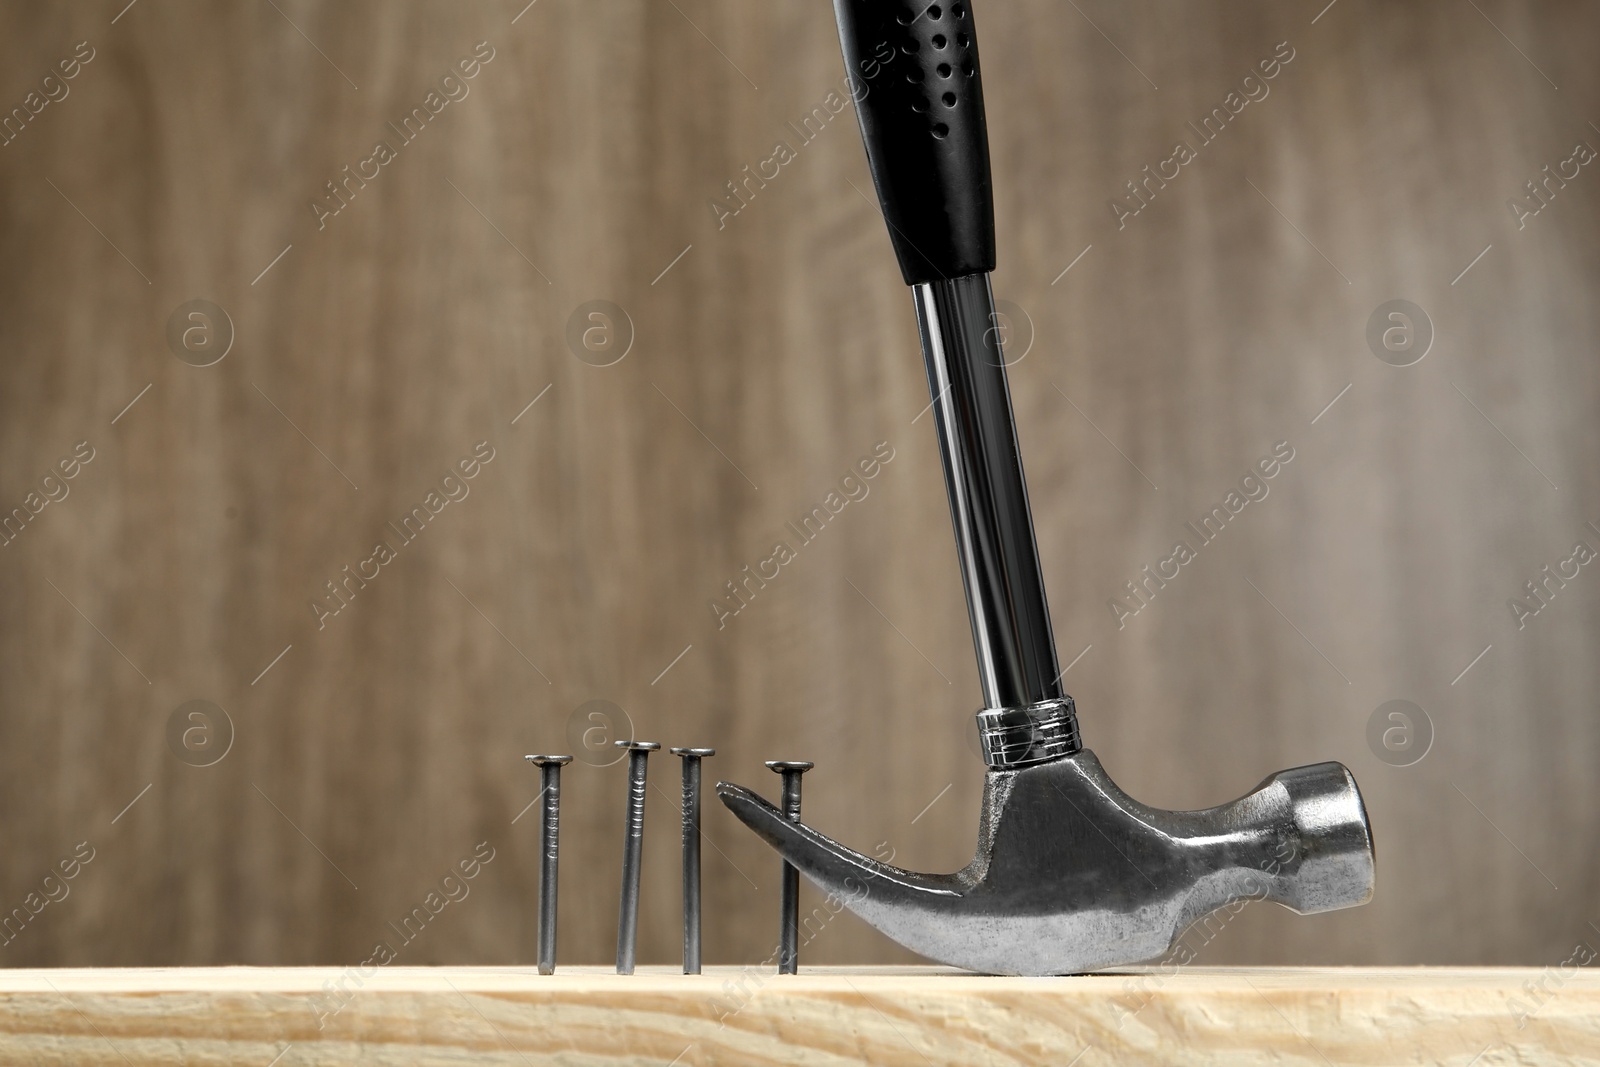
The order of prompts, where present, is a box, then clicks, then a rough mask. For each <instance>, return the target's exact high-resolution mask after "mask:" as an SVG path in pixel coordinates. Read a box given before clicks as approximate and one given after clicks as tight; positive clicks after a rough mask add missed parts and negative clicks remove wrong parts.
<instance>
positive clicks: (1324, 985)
mask: <svg viewBox="0 0 1600 1067" xmlns="http://www.w3.org/2000/svg"><path fill="white" fill-rule="evenodd" d="M339 989H342V992H337V993H335V992H330V990H339ZM274 1057H279V1058H278V1059H277V1060H276V1061H275V1062H276V1063H279V1064H282V1065H284V1067H291V1065H294V1064H307V1063H325V1064H343V1063H351V1064H354V1063H383V1064H402V1063H403V1064H463V1063H474V1064H484V1063H488V1064H518V1063H527V1062H557V1063H565V1064H585V1065H588V1064H595V1065H599V1064H605V1065H609V1067H615V1065H621V1064H638V1065H656V1067H659V1065H662V1064H668V1063H675V1064H681V1065H684V1067H693V1065H697V1064H774V1065H776V1064H789V1063H805V1064H820V1065H827V1067H845V1065H849V1064H872V1065H874V1067H917V1065H926V1064H938V1065H944V1064H950V1065H971V1064H1005V1065H1017V1067H1021V1065H1039V1067H1063V1065H1065V1064H1069V1063H1073V1064H1078V1065H1081V1067H1094V1065H1098V1064H1113V1063H1129V1062H1137V1063H1153V1064H1185V1065H1194V1064H1202V1065H1210V1064H1215V1065H1218V1067H1222V1065H1227V1067H1251V1065H1257V1064H1259V1065H1267V1064H1272V1065H1277V1067H1284V1065H1295V1067H1299V1065H1304V1067H1315V1065H1318V1064H1329V1065H1337V1067H1344V1065H1346V1064H1349V1065H1352V1067H1354V1065H1375V1064H1389V1065H1394V1064H1459V1065H1462V1067H1465V1065H1466V1064H1467V1063H1469V1062H1475V1063H1477V1064H1480V1065H1482V1067H1492V1065H1494V1064H1497V1063H1507V1062H1517V1063H1541V1064H1569V1063H1570V1064H1577V1063H1592V1062H1594V1060H1595V1058H1597V1057H1600V975H1596V974H1589V973H1587V972H1581V971H1574V972H1560V971H1551V970H1544V971H1541V970H1536V969H1528V968H1493V969H1431V968H1429V969H1425V968H1406V969H1400V968H1389V969H1372V970H1357V969H1340V968H1308V969H1243V968H1241V969H1231V968H1230V969H1210V970H1184V971H1181V972H1178V973H1163V972H1160V971H1128V972H1125V973H1117V974H1110V975H1098V976H1088V977H1070V978H1050V979H1011V978H991V977H981V976H973V975H965V974H959V973H954V972H945V971H940V970H934V969H920V970H912V971H905V970H897V969H891V968H826V969H817V970H815V971H812V972H809V973H804V974H801V975H799V976H797V977H779V976H776V975H773V974H770V973H757V972H755V971H752V970H750V969H744V968H724V967H715V968H711V969H709V970H708V971H707V973H706V974H704V975H702V976H699V977H688V976H684V975H681V974H676V973H672V972H669V971H667V970H664V969H653V968H652V969H646V970H643V971H641V972H640V973H639V974H637V975H634V976H633V977H631V978H628V977H621V976H618V975H615V974H611V973H609V972H606V971H602V970H600V969H597V968H578V969H570V970H567V971H565V972H562V973H558V974H556V975H555V976H552V977H543V976H540V975H538V974H536V973H534V972H532V971H531V970H528V969H520V968H415V967H405V968H392V969H386V968H380V969H378V970H377V971H376V972H375V973H374V974H371V975H368V976H364V977H363V976H359V975H357V974H355V972H353V971H350V970H339V969H334V968H243V967H239V968H194V969H154V970H151V969H130V970H56V971H39V970H29V971H11V972H5V973H3V974H0V1062H3V1063H22V1062H26V1063H33V1064H50V1065H54V1064H108V1065H109V1064H117V1063H125V1064H131V1065H135V1067H143V1065H145V1064H152V1065H153V1064H158V1063H159V1064H171V1063H175V1062H182V1063H187V1064H194V1065H219V1067H220V1065H240V1067H246V1065H248V1067H265V1065H266V1064H268V1063H270V1062H274ZM546 1057H552V1058H551V1059H546ZM1475 1057H1476V1060H1475V1059H1474V1058H1475Z"/></svg>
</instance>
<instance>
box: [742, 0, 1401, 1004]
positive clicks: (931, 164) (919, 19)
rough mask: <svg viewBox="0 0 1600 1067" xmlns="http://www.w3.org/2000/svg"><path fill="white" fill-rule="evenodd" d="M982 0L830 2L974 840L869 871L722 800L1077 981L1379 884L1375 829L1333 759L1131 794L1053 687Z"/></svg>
mask: <svg viewBox="0 0 1600 1067" xmlns="http://www.w3.org/2000/svg"><path fill="white" fill-rule="evenodd" d="M971 4H972V0H937V2H934V3H931V4H930V3H928V2H927V0H834V14H835V16H836V18H837V20H838V24H839V37H840V40H841V43H842V44H843V46H844V58H845V67H846V71H847V73H848V75H849V78H850V83H851V87H852V94H851V95H852V96H853V97H854V100H855V104H856V113H857V116H858V117H859V119H860V122H861V134H862V137H863V139H864V140H865V142H866V148H867V159H868V163H869V164H870V166H871V169H872V178H873V183H874V184H875V185H876V187H877V192H878V201H879V204H880V205H881V207H882V209H883V216H884V220H885V221H886V222H887V223H888V227H889V238H890V241H891V243H892V244H893V246H894V251H895V255H896V257H897V258H898V260H899V263H900V271H901V274H902V275H903V276H904V278H905V281H906V284H907V285H909V286H910V287H911V295H912V301H913V304H914V306H915V309H916V315H917V324H918V327H919V331H920V335H921V340H922V355H923V359H924V362H925V363H926V364H927V370H928V388H929V391H930V392H931V393H932V395H933V412H934V414H935V417H936V418H935V421H936V425H937V428H938V435H939V452H940V456H941V457H942V460H943V466H944V478H945V488H946V490H947V491H948V493H949V497H950V513H951V518H952V519H953V520H954V523H955V534H956V550H957V555H958V558H959V560H960V564H961V578H962V582H963V585H964V587H965V590H966V599H967V611H968V614H969V616H970V618H971V622H972V638H973V643H974V645H975V646H976V649H977V656H978V673H979V677H980V679H981V681H982V686H983V702H984V707H983V710H981V711H979V712H978V716H977V717H978V732H979V738H980V741H981V744H982V751H983V757H984V762H985V763H986V764H987V767H988V769H987V772H986V775H985V782H984V790H983V807H982V810H981V813H980V815H979V821H978V846H977V851H976V854H975V855H974V856H973V859H972V862H971V863H969V864H968V865H967V866H966V867H964V868H963V869H961V870H959V871H957V872H955V873H954V874H922V873H919V872H916V871H907V870H902V869H900V868H898V867H891V866H889V865H888V864H884V863H880V862H878V861H876V860H874V859H871V858H869V857H867V856H864V855H862V854H861V853H859V852H856V851H854V850H852V849H850V848H847V847H845V846H844V845H841V844H839V843H837V842H835V841H833V840H831V839H829V838H827V837H825V836H824V835H822V834H820V833H818V832H817V831H816V830H813V829H812V828H811V827H809V826H806V825H805V824H804V823H801V822H791V821H790V820H789V819H787V818H785V817H784V815H783V813H782V812H780V811H779V810H778V809H777V808H775V807H773V806H772V805H771V804H769V803H768V802H767V801H765V800H763V799H762V798H761V797H759V796H757V795H756V794H755V793H753V792H751V791H750V790H748V789H745V788H744V787H742V786H737V785H733V784H730V783H727V782H719V783H718V784H717V794H718V796H719V797H721V799H722V802H723V803H724V804H726V805H727V806H728V808H729V809H730V810H731V811H732V812H733V813H734V814H735V815H737V816H738V817H739V818H740V819H741V820H742V821H743V822H744V823H745V824H746V825H747V826H749V827H750V828H751V829H752V830H754V831H755V832H756V833H757V834H758V835H760V836H761V837H762V838H763V839H765V840H766V841H767V842H768V843H769V844H770V845H772V846H773V847H774V848H776V849H777V850H778V851H779V852H780V853H781V854H782V855H783V858H784V859H785V860H787V861H788V862H789V863H790V864H792V865H793V866H794V867H796V868H798V869H799V870H800V871H801V872H802V873H803V874H805V875H806V876H807V877H808V878H810V879H811V880H812V881H813V882H815V883H816V884H817V885H818V886H819V887H821V888H822V889H823V890H824V891H826V892H828V893H829V894H830V895H831V896H835V897H837V898H839V899H840V900H841V901H842V902H843V904H844V905H845V906H846V907H849V908H850V909H851V910H852V911H854V912H855V913H856V914H857V915H859V916H860V917H861V918H862V919H864V920H865V921H866V922H868V923H870V924H871V925H872V926H875V927H876V928H877V929H878V930H880V931H882V932H883V933H884V934H886V935H888V936H889V937H890V938H892V939H893V940H895V941H897V942H899V943H900V944H901V945H904V946H905V947H906V948H909V949H911V950H912V951H913V952H917V953H920V954H921V955H923V956H926V957H928V958H930V959H933V960H936V961H938V962H941V963H946V964H951V965H953V966H957V967H963V968H966V969H968V970H973V971H982V972H988V973H995V974H1016V975H1048V974H1070V973H1077V972H1083V971H1089V970H1097V969H1100V968H1105V967H1113V966H1118V965H1122V964H1129V963H1138V962H1141V961H1145V960H1150V959H1154V958H1157V957H1159V956H1161V955H1162V954H1163V953H1165V952H1167V951H1168V950H1169V949H1171V947H1172V946H1173V945H1174V944H1175V943H1176V942H1177V940H1178V938H1179V937H1181V936H1182V935H1183V933H1184V931H1185V930H1186V929H1188V927H1189V926H1190V925H1191V924H1193V923H1195V922H1197V921H1199V920H1200V919H1203V918H1204V917H1205V916H1207V915H1209V914H1210V913H1212V912H1213V911H1216V910H1217V909H1219V908H1222V907H1225V906H1228V905H1231V904H1234V903H1235V902H1237V901H1241V900H1246V899H1256V900H1272V901H1275V902H1276V903H1278V904H1281V905H1283V906H1284V907H1287V908H1289V909H1290V910H1291V911H1295V912H1299V913H1302V914H1306V913H1311V912H1319V911H1330V910H1332V909H1335V908H1346V907H1351V906H1353V905H1357V904H1363V903H1365V902H1366V901H1367V900H1369V899H1371V897H1372V887H1373V874H1374V866H1373V852H1372V830H1371V827H1370V825H1369V824H1368V821H1367V813H1366V808H1365V806H1364V805H1363V804H1362V801H1361V792H1360V790H1359V789H1358V788H1357V786H1356V782H1355V779H1354V778H1353V777H1352V776H1351V774H1350V772H1349V771H1348V770H1347V769H1345V767H1344V766H1342V765H1341V764H1338V763H1318V764H1315V765H1313V766H1309V767H1296V768H1294V769H1292V770H1287V771H1280V772H1279V773H1277V774H1275V775H1272V776H1271V777H1270V778H1268V779H1267V780H1266V781H1264V782H1263V783H1261V785H1259V786H1257V787H1256V789H1255V791H1254V792H1252V793H1249V794H1248V795H1246V796H1244V797H1242V798H1240V799H1238V800H1235V801H1233V802H1231V803H1228V804H1222V805H1220V806H1218V807H1214V808H1207V809H1205V810H1203V811H1163V810H1160V809H1157V808H1151V807H1147V806H1146V805H1144V804H1141V803H1139V802H1138V801H1137V800H1134V799H1133V798H1132V797H1130V796H1128V795H1127V794H1126V793H1124V792H1123V791H1122V790H1121V789H1119V788H1118V787H1117V785H1116V784H1115V783H1114V782H1113V781H1112V780H1111V778H1110V777H1109V776H1108V775H1107V774H1106V772H1105V770H1104V769H1103V768H1102V767H1101V766H1100V761H1099V760H1098V759H1096V758H1095V755H1094V753H1093V752H1091V751H1089V750H1088V749H1086V748H1084V747H1083V746H1082V742H1081V741H1080V738H1079V733H1078V720H1077V710H1076V707H1075V705H1074V704H1073V700H1072V698H1071V697H1070V696H1068V695H1067V694H1066V692H1065V691H1064V690H1063V688H1062V685H1061V674H1062V671H1061V668H1060V666H1059V665H1058V663H1057V660H1056V649H1055V638H1054V636H1053V635H1052V633H1051V629H1050V615H1049V610H1048V607H1047V605H1046V603H1045V591H1044V582H1043V577H1042V575H1041V573H1040V569H1039V556H1038V549H1037V546H1036V544H1035V541H1034V531H1033V518H1032V514H1031V512H1030V510H1029V507H1028V490H1027V485H1026V483H1025V482H1024V480H1023V474H1022V462H1021V456H1020V454H1019V451H1018V446H1017V436H1016V429H1015V425H1014V423H1013V420H1012V412H1011V395H1010V392H1009V389H1008V387H1007V384H1006V371H1005V366H1006V363H1005V358H1004V355H1003V353H1002V351H1001V338H1000V331H999V328H998V327H999V322H1000V320H999V319H998V317H997V316H996V313H995V308H994V295H993V293H992V291H991V290H990V286H989V274H990V272H991V271H993V270H994V266H995V241H994V205H993V202H992V200H991V195H990V180H989V144H988V133H987V130H986V127H985V120H984V108H983V89H982V84H981V81H980V77H979V69H978V48H977V40H976V34H975V30H974V27H973V17H972V10H971Z"/></svg>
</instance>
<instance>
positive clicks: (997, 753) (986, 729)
mask: <svg viewBox="0 0 1600 1067" xmlns="http://www.w3.org/2000/svg"><path fill="white" fill-rule="evenodd" d="M978 743H979V744H980V745H981V746H982V748H983V761H984V762H985V763H987V764H988V765H989V766H990V767H992V768H994V769H995V770H1007V769H1009V768H1014V767H1026V766H1028V765H1029V764H1033V763H1044V762H1046V761H1047V760H1053V759H1059V758H1061V757H1062V756H1070V755H1072V754H1073V753H1074V752H1077V751H1078V750H1079V749H1081V748H1083V740H1082V739H1081V738H1080V737H1079V736H1078V709H1077V708H1076V706H1075V705H1074V704H1073V703H1072V698H1071V697H1069V696H1064V697H1062V698H1061V699H1060V700H1046V701H1043V702H1041V703H1038V704H1034V705H1031V706H1029V707H1026V708H985V709H984V710H982V711H980V712H978Z"/></svg>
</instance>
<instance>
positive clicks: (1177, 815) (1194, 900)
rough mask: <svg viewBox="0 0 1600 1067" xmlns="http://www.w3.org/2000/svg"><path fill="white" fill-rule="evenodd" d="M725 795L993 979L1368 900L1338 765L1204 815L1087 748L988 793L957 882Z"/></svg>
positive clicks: (875, 912) (750, 819) (1147, 953)
mask: <svg viewBox="0 0 1600 1067" xmlns="http://www.w3.org/2000/svg"><path fill="white" fill-rule="evenodd" d="M717 795H718V796H720V797H721V798H722V802H723V803H724V804H726V805H727V806H728V808H729V810H731V811H732V812H733V813H734V814H735V815H737V816H738V817H739V818H740V819H741V820H743V822H744V823H745V824H746V825H747V826H749V827H750V828H751V829H752V830H754V831H755V832H756V833H757V834H759V835H760V836H761V837H763V838H764V839H766V841H767V842H768V843H769V844H771V845H772V846H773V847H774V848H776V849H777V850H778V851H779V852H780V853H782V855H783V858H784V859H785V860H787V861H788V862H789V863H791V864H793V865H794V866H795V867H796V868H798V869H799V870H800V871H801V872H802V873H804V874H805V875H806V876H807V877H808V878H810V879H811V880H812V881H813V882H815V883H816V884H817V885H818V886H820V887H821V888H822V889H823V890H825V891H826V892H827V893H829V894H830V895H832V896H836V897H838V898H839V900H840V901H842V902H843V903H844V905H845V906H847V907H849V908H850V910H851V911H853V912H855V913H856V914H857V915H859V916H860V917H861V918H863V919H865V920H866V921H867V922H868V923H870V924H871V925H873V926H875V927H877V928H878V929H879V930H881V931H882V932H883V933H884V934H886V935H888V936H889V937H890V938H892V939H894V940H895V941H897V942H899V943H900V944H902V945H904V946H905V947H906V948H909V949H911V950H912V951H913V952H916V953H919V954H921V955H923V956H926V957H928V958H929V959H933V960H937V961H939V962H941V963H947V964H951V965H953V966H957V967H963V968H966V969H967V970H972V971H983V972H988V973H993V974H1020V975H1047V974H1073V973H1078V972H1082V971H1091V970H1098V969H1101V968H1105V967H1114V966H1118V965H1122V964H1129V963H1139V962H1142V961H1145V960H1151V959H1155V958H1157V957H1159V956H1161V955H1162V954H1164V953H1165V952H1166V951H1167V950H1168V949H1169V948H1171V947H1172V945H1173V944H1174V943H1175V942H1176V941H1177V939H1178V938H1179V937H1180V936H1181V935H1182V934H1183V932H1184V931H1185V930H1186V929H1187V928H1188V927H1189V926H1190V925H1191V924H1193V923H1194V922H1196V921H1198V920H1200V919H1202V918H1204V917H1205V916H1207V915H1209V914H1211V913H1212V912H1214V911H1217V910H1218V909H1219V908H1223V907H1226V906H1229V905H1232V904H1234V903H1235V902H1241V901H1248V900H1272V901H1275V902H1277V903H1279V904H1282V905H1283V906H1284V907H1286V908H1289V909H1290V910H1291V911H1296V912H1300V913H1310V912H1318V911H1331V910H1333V909H1335V908H1346V907H1350V906H1352V905H1356V904H1364V903H1366V901H1367V900H1369V899H1370V898H1371V896H1372V885H1373V854H1372V829H1371V827H1370V826H1369V825H1368V822H1367V813H1366V809H1365V807H1364V806H1363V804H1362V802H1361V793H1360V791H1359V790H1358V789H1357V787H1356V783H1355V779H1354V778H1353V777H1352V776H1351V774H1350V772H1349V771H1348V770H1346V769H1345V768H1344V766H1343V765H1341V764H1338V763H1318V764H1315V765H1313V766H1309V767H1296V768H1294V769H1292V770H1287V771H1280V772H1279V773H1277V774H1275V775H1273V776H1272V777H1270V778H1268V779H1267V780H1266V781H1265V782H1263V783H1261V785H1260V786H1259V787H1257V788H1256V789H1255V791H1254V792H1251V793H1250V794H1248V795H1246V796H1244V797H1241V798H1240V799H1238V800H1235V801H1233V802H1232V803H1228V804H1223V805H1220V806H1218V807H1215V808H1207V809H1205V810H1204V811H1163V810H1160V809H1158V808H1150V807H1146V806H1145V805H1143V804H1141V803H1139V802H1138V801H1136V800H1134V799H1133V798H1132V797H1129V796H1128V795H1127V794H1126V793H1124V792H1123V791H1122V790H1121V789H1118V788H1117V786H1116V784H1115V783H1114V782H1112V781H1111V779H1110V778H1109V777H1108V776H1107V775H1106V773H1105V771H1104V769H1102V768H1101V766H1100V761H1099V760H1098V759H1096V758H1095V755H1094V753H1092V752H1090V751H1088V750H1087V749H1084V750H1081V751H1079V752H1077V753H1076V754H1074V755H1071V756H1066V757H1063V758H1060V759H1056V760H1053V761H1051V762H1049V763H1040V764H1036V765H1033V766H1029V767H1022V768H1019V769H1014V770H991V771H989V772H988V777H987V780H986V782H985V785H984V793H983V812H982V815H981V818H980V822H979V826H978V848H977V853H976V855H974V856H973V859H972V862H971V863H969V864H967V866H966V867H965V868H963V869H962V870H960V871H957V872H956V873H954V874H942V875H940V874H933V875H930V874H920V873H917V872H914V871H905V870H901V869H900V868H898V867H891V866H889V865H888V864H885V863H881V862H879V861H877V860H874V859H871V858H868V857H867V856H863V855H861V854H860V853H858V852H855V851H853V850H851V849H848V848H845V847H844V846H843V845H840V844H838V843H837V842H834V841H832V840H830V839H828V838H827V837H824V836H823V835H822V834H819V833H817V832H816V831H815V830H813V829H811V828H810V827H808V826H806V825H805V824H803V823H799V822H791V821H789V820H788V819H786V818H784V816H783V814H782V813H781V812H779V811H778V809H776V808H774V807H773V806H772V805H771V804H769V803H767V802H766V801H765V800H763V799H761V798H760V797H759V796H757V795H755V794H754V793H752V792H750V791H749V790H747V789H745V788H743V787H742V786H737V785H732V784H730V783H727V782H719V783H718V784H717Z"/></svg>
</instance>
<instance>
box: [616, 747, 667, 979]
mask: <svg viewBox="0 0 1600 1067" xmlns="http://www.w3.org/2000/svg"><path fill="white" fill-rule="evenodd" d="M615 744H616V746H617V747H618V748H625V749H627V750H628V810H627V813H626V819H625V820H624V822H623V824H622V905H621V909H620V912H619V914H618V917H617V973H618V974H632V973H633V964H634V959H635V954H636V950H637V948H638V941H639V859H640V856H641V854H642V853H643V850H644V791H645V778H644V775H645V761H646V760H647V759H649V758H650V753H652V752H654V751H656V750H657V749H658V748H660V747H661V746H660V745H658V744H656V743H655V742H654V741H617V742H615Z"/></svg>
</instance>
